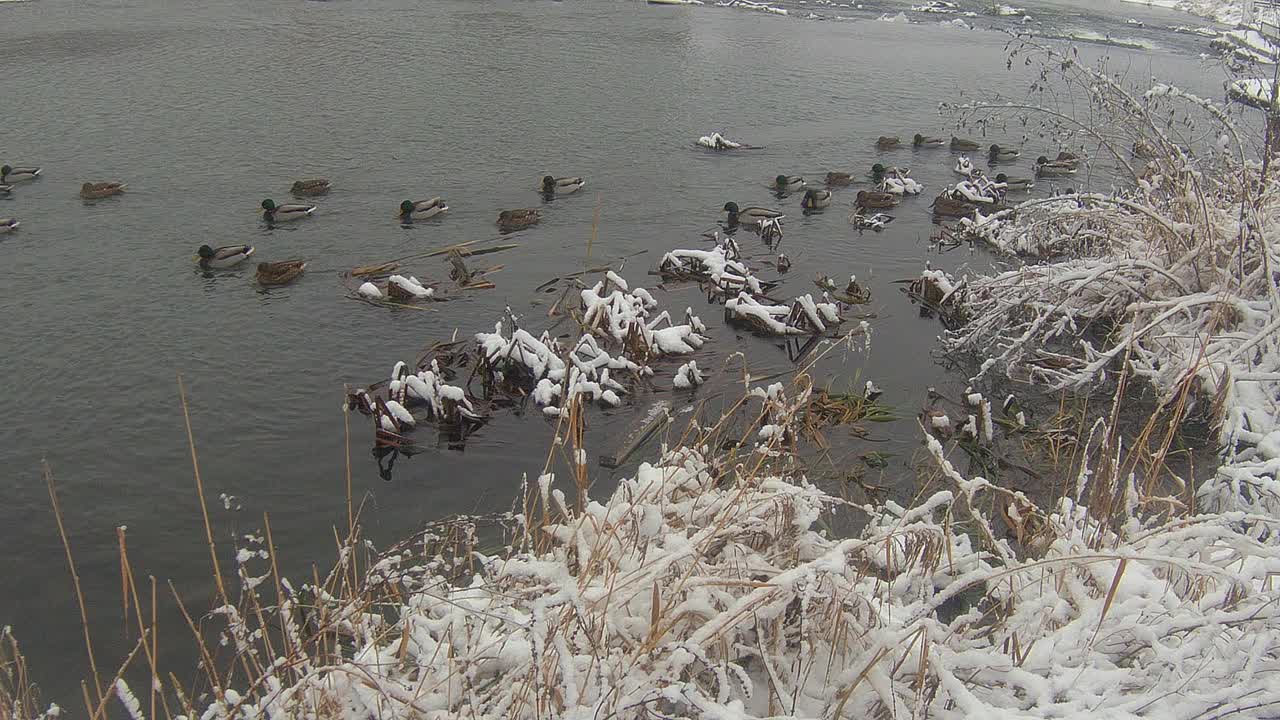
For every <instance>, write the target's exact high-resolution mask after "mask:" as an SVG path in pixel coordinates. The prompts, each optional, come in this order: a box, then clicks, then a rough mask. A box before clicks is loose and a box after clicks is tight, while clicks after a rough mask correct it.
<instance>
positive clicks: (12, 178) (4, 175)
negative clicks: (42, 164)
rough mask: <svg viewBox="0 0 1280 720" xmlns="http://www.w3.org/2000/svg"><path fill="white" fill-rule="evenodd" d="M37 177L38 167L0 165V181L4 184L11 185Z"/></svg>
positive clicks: (38, 175) (38, 173)
mask: <svg viewBox="0 0 1280 720" xmlns="http://www.w3.org/2000/svg"><path fill="white" fill-rule="evenodd" d="M37 177H40V168H38V167H14V166H12V165H5V166H3V167H0V182H2V183H5V184H10V185H11V184H13V183H20V182H25V181H27V180H35V179H36V178H37Z"/></svg>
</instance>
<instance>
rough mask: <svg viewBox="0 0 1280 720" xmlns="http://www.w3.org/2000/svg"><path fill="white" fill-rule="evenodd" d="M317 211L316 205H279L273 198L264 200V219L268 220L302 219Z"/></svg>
mask: <svg viewBox="0 0 1280 720" xmlns="http://www.w3.org/2000/svg"><path fill="white" fill-rule="evenodd" d="M315 211H316V206H315V205H290V204H285V205H277V204H276V201H275V200H272V199H271V198H267V199H266V200H263V201H262V219H263V220H266V221H267V222H285V221H287V220H301V219H302V218H304V217H306V216H308V215H310V214H311V213H313V212H315Z"/></svg>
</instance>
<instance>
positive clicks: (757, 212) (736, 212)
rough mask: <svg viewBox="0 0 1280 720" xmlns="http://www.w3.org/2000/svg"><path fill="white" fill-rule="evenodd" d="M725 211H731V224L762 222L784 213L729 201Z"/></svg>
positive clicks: (777, 217) (781, 215)
mask: <svg viewBox="0 0 1280 720" xmlns="http://www.w3.org/2000/svg"><path fill="white" fill-rule="evenodd" d="M724 211H725V212H727V213H729V220H728V224H729V225H737V224H739V223H746V224H748V225H749V224H752V223H760V222H763V221H765V220H777V219H779V218H781V217H783V214H782V213H780V212H778V211H777V210H770V209H769V208H762V207H755V206H750V207H744V208H740V207H738V203H735V202H727V203H725V204H724Z"/></svg>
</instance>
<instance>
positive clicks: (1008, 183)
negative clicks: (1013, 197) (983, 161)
mask: <svg viewBox="0 0 1280 720" xmlns="http://www.w3.org/2000/svg"><path fill="white" fill-rule="evenodd" d="M996 182H997V183H1000V184H1002V185H1004V186H1005V188H1006V189H1009V190H1023V191H1027V190H1030V189H1031V188H1033V187H1035V186H1036V184H1035V183H1034V182H1033V181H1031V180H1030V179H1028V178H1016V177H1009V176H1008V175H1005V174H1004V173H1000V174H998V175H996Z"/></svg>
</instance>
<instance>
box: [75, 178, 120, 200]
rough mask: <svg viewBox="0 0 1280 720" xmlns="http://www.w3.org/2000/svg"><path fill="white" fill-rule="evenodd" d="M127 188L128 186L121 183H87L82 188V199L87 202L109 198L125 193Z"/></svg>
mask: <svg viewBox="0 0 1280 720" xmlns="http://www.w3.org/2000/svg"><path fill="white" fill-rule="evenodd" d="M126 187H128V186H127V185H125V184H124V183H121V182H96V183H88V182H87V183H85V184H83V185H81V186H80V197H82V198H84V199H85V200H98V199H101V198H108V197H111V196H112V195H119V194H120V193H122V192H124V189H125V188H126Z"/></svg>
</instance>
